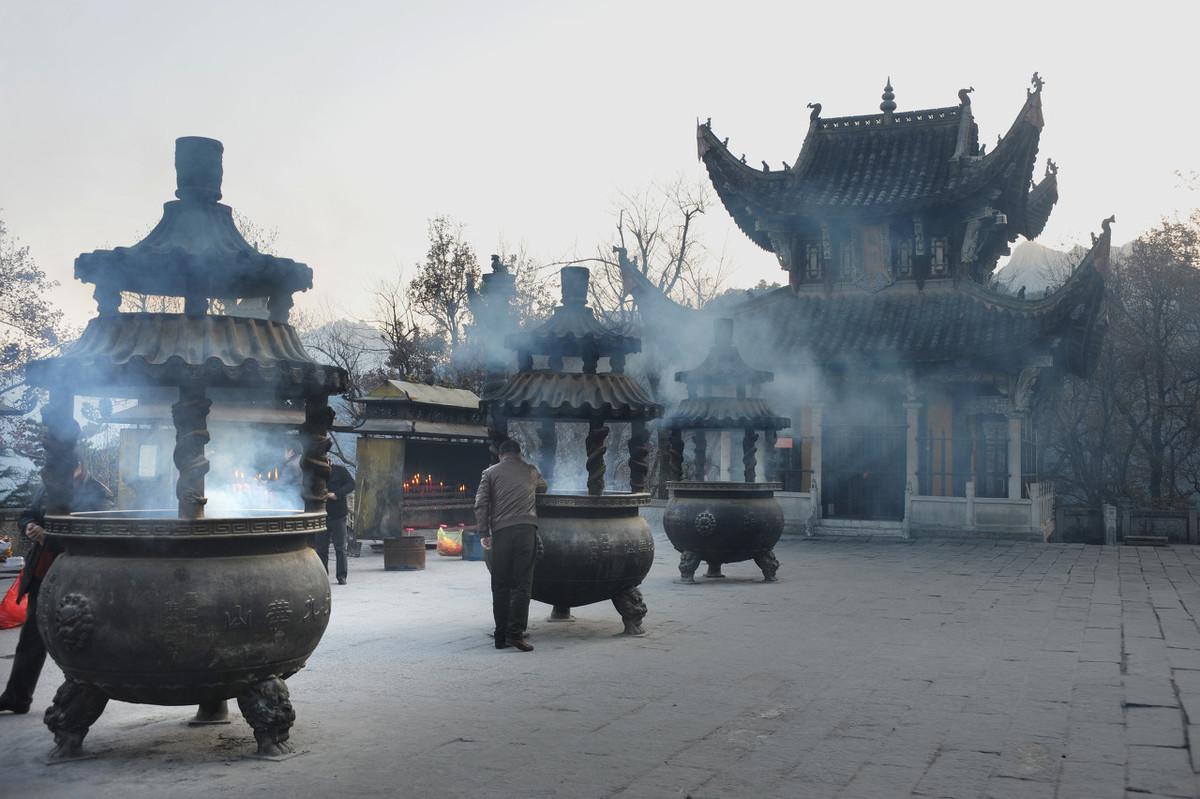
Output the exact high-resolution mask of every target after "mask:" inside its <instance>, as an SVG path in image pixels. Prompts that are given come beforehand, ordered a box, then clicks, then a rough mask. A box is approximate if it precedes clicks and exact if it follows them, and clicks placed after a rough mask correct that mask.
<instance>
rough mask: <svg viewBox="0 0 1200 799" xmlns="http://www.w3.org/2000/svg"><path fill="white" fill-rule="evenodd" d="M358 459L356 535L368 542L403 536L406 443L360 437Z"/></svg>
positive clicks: (357, 450) (398, 440)
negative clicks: (402, 505)
mask: <svg viewBox="0 0 1200 799" xmlns="http://www.w3.org/2000/svg"><path fill="white" fill-rule="evenodd" d="M356 458H357V460H358V499H357V501H356V507H355V516H354V529H355V533H356V535H357V536H358V537H359V538H367V539H381V538H390V537H392V536H398V535H400V534H401V533H403V532H404V528H403V527H402V526H401V521H400V503H401V501H402V498H403V495H404V494H403V490H404V489H403V484H404V440H403V439H400V438H369V437H367V436H359V438H358V443H357V446H356Z"/></svg>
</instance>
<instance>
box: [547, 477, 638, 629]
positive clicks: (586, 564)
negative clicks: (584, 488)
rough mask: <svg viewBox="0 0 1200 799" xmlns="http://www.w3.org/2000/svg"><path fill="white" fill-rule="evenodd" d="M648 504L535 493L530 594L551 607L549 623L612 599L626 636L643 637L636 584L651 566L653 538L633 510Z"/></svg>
mask: <svg viewBox="0 0 1200 799" xmlns="http://www.w3.org/2000/svg"><path fill="white" fill-rule="evenodd" d="M649 501H650V495H649V494H603V495H600V496H593V495H590V494H540V495H538V500H537V511H538V545H537V561H536V563H535V565H534V569H533V593H532V596H533V598H534V599H536V600H537V601H538V602H545V603H546V604H548V605H551V606H552V607H553V611H552V612H551V618H552V619H554V620H556V621H563V620H566V619H568V618H570V609H571V608H576V607H581V606H583V605H591V604H593V603H595V602H604V601H606V600H611V601H612V603H613V605H614V606H616V609H617V612H618V613H620V614H621V620H622V621H623V622H624V623H625V634H627V635H641V634H643V632H644V631H643V629H642V620H643V619H645V617H646V603H645V600H643V599H642V592H641V591H640V590H639V589H638V586H639V585H641V584H642V580H644V579H645V578H646V575H647V574H649V573H650V566H651V565H652V564H653V563H654V536H653V535H652V534H651V532H650V525H649V524H647V523H646V520H645V519H643V518H642V517H641V516H640V515H639V514H638V509H639V508H641V506H642V505H645V504H646V503H647V502H649Z"/></svg>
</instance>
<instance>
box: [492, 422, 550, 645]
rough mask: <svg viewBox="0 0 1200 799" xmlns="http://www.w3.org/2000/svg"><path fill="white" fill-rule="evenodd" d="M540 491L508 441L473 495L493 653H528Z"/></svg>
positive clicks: (538, 479)
mask: <svg viewBox="0 0 1200 799" xmlns="http://www.w3.org/2000/svg"><path fill="white" fill-rule="evenodd" d="M545 490H546V481H545V480H544V479H542V475H541V474H540V473H539V472H538V470H537V467H536V466H534V465H533V464H531V463H528V462H526V461H525V460H524V459H522V458H521V445H520V444H518V443H517V442H516V441H513V440H512V439H511V438H509V439H505V440H504V441H503V442H502V443H501V444H500V462H499V463H497V464H496V465H495V466H489V467H488V468H487V469H484V471H483V476H482V477H481V478H480V480H479V490H478V491H476V492H475V524H476V526H477V527H478V529H479V533H480V536H481V540H482V543H483V546H484V548H485V549H490V550H491V562H490V564H489V565H490V566H491V570H492V615H493V616H494V617H495V621H496V632H495V636H496V648H497V649H504V648H505V647H507V646H515V647H516V648H517V649H519V650H521V651H522V652H532V651H533V644H531V643H529V642H528V641H526V640H525V628H526V627H527V626H528V624H529V592H530V590H531V589H532V585H533V558H534V555H535V547H536V543H535V542H536V536H537V495H538V494H540V493H542V492H544V491H545Z"/></svg>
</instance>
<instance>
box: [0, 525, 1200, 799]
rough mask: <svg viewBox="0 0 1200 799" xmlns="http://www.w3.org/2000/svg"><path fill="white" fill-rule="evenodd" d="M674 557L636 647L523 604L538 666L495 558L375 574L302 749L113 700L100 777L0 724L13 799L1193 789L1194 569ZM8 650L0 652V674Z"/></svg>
mask: <svg viewBox="0 0 1200 799" xmlns="http://www.w3.org/2000/svg"><path fill="white" fill-rule="evenodd" d="M658 546H659V548H658V558H657V560H656V563H655V566H654V570H653V571H652V572H651V574H650V576H649V578H647V581H646V583H645V584H644V586H643V588H644V591H645V594H646V599H647V602H648V603H649V605H650V612H651V615H650V616H648V617H647V629H648V631H649V634H648V635H647V636H646V637H644V638H640V639H630V638H624V637H617V636H614V635H613V634H614V633H616V632H618V631H619V630H620V628H621V625H620V620H619V618H618V617H617V615H616V613H615V612H614V611H613V609H612V607H611V606H610V605H594V606H591V607H587V608H582V609H579V610H577V616H578V619H577V621H576V622H574V623H572V624H549V623H547V622H545V621H543V619H544V617H545V616H546V615H547V612H548V608H547V607H546V606H544V605H540V604H536V603H535V605H534V608H533V614H532V615H533V616H534V618H535V619H536V621H535V623H534V625H533V628H532V636H531V638H532V640H533V642H534V643H535V644H536V646H537V651H535V652H533V653H532V654H519V653H516V652H514V651H513V650H506V651H497V650H495V649H494V648H493V647H492V645H491V641H490V639H488V638H487V637H486V635H485V633H486V631H487V630H488V629H489V628H490V619H489V609H488V608H489V597H488V592H487V584H486V581H487V578H486V571H485V569H484V567H483V564H481V563H469V562H462V561H450V560H446V559H439V558H438V557H437V556H436V555H433V554H432V553H431V554H430V557H429V568H428V570H426V571H425V572H421V573H399V572H384V571H382V568H381V567H382V562H381V558H380V557H379V556H378V555H369V554H368V555H364V557H363V558H361V559H358V560H352V561H351V569H352V571H351V576H350V580H351V581H350V584H349V585H348V586H345V587H338V586H334V588H333V591H334V611H333V619H332V622H331V625H330V628H329V632H328V633H327V635H326V637H325V640H324V642H323V643H322V645H321V647H320V648H319V649H318V650H317V652H316V654H315V655H314V656H313V658H312V660H311V661H310V663H309V667H308V668H307V669H305V670H304V671H302V672H301V673H300V674H297V675H296V676H295V677H294V678H293V679H292V680H290V681H289V683H290V685H291V689H292V698H293V701H294V703H295V706H296V712H297V715H298V720H297V723H296V726H295V728H294V729H293V734H292V739H293V741H294V742H296V743H297V744H298V745H299V746H300V747H301V748H303V749H305V750H307V754H303V755H301V756H298V757H295V758H292V759H290V760H286V761H283V762H264V761H258V760H252V759H246V758H243V757H242V755H243V753H245V752H248V751H251V750H252V749H253V740H252V737H251V734H250V730H249V728H248V727H247V726H246V725H245V724H244V723H243V722H242V721H241V720H240V719H239V720H237V721H235V723H233V724H231V725H229V726H225V727H209V728H198V729H191V728H187V727H185V726H184V725H183V721H184V719H186V718H187V717H188V715H189V711H188V710H187V709H184V708H158V707H143V706H135V705H124V704H115V703H114V704H112V705H110V707H109V710H108V711H107V712H106V713H105V715H104V716H103V717H102V718H101V719H100V721H99V722H98V723H97V724H96V726H95V727H93V729H92V732H91V735H90V736H89V738H88V741H87V745H88V746H89V747H90V748H91V749H92V751H95V752H97V753H98V754H99V755H100V756H99V757H97V758H96V759H93V760H87V761H81V762H76V763H68V764H63V765H55V766H45V765H41V764H40V763H38V762H37V761H36V757H37V756H39V755H41V754H43V753H44V752H45V751H46V750H48V749H49V746H50V736H49V734H48V732H47V731H46V730H45V728H44V727H43V726H42V724H41V721H40V718H39V717H38V715H40V714H32V713H31V714H30V715H29V716H25V717H8V716H4V717H0V758H2V763H3V765H2V766H0V793H3V794H6V795H10V796H36V797H42V796H46V797H58V796H61V797H81V796H88V797H129V796H155V797H157V796H166V795H170V796H171V797H191V796H197V797H198V796H206V797H211V796H214V795H216V796H250V795H262V796H287V797H308V796H349V797H359V796H406V797H622V798H623V799H624V798H633V797H638V798H641V797H645V798H647V799H653V798H655V797H664V798H665V797H684V796H691V797H696V799H699V798H700V797H789V799H791V798H792V797H813V798H814V799H815V798H818V797H846V798H847V799H849V798H851V797H907V796H919V797H954V798H955V799H968V798H969V797H995V799H1003V798H1006V797H1021V798H1022V799H1038V798H1039V797H1058V798H1059V799H1068V798H1069V797H1086V799H1106V798H1107V797H1136V798H1137V799H1145V798H1146V797H1153V796H1196V795H1197V777H1196V771H1197V770H1198V769H1200V756H1198V755H1200V753H1193V750H1192V748H1191V746H1190V744H1191V742H1192V741H1194V740H1196V739H1197V736H1198V735H1200V629H1198V628H1197V625H1196V619H1195V617H1194V615H1193V614H1194V613H1195V612H1196V609H1197V607H1200V584H1198V583H1197V576H1198V575H1200V553H1198V552H1197V550H1195V549H1192V548H1184V547H1176V548H1173V549H1149V548H1147V549H1135V548H1111V547H1085V546H1079V545H1059V546H1042V545H1036V544H1010V545H1004V544H990V543H955V542H943V541H939V542H920V543H911V544H903V543H897V544H862V543H855V542H840V541H839V542H826V541H806V540H801V539H785V540H784V541H783V542H781V544H780V547H779V549H778V554H779V557H780V560H781V561H782V563H783V568H782V569H781V571H780V577H781V582H780V583H778V584H775V585H764V584H762V583H760V582H758V581H757V571H756V569H755V568H754V566H753V565H752V564H749V563H747V564H735V565H731V566H726V573H727V574H728V575H729V576H728V578H727V579H726V580H723V581H715V580H703V579H701V580H700V581H699V584H698V585H696V586H682V585H678V584H675V583H674V582H672V581H673V579H674V578H675V577H676V576H677V573H676V571H675V553H674V552H673V551H672V550H671V549H670V547H669V545H667V544H666V542H665V541H663V540H660V541H659V542H658ZM15 642H16V632H15V631H7V632H3V633H0V655H9V654H11V652H12V649H13V647H14V646H15ZM0 662H2V661H0ZM58 678H59V675H58V672H57V670H56V669H53V668H48V670H47V674H46V675H44V679H43V682H42V685H41V686H40V687H39V691H38V697H37V699H38V702H37V705H38V707H44V706H45V705H46V704H47V703H48V701H49V699H50V697H51V695H52V693H53V691H54V688H55V687H56V686H57V683H58ZM1193 758H1195V759H1193Z"/></svg>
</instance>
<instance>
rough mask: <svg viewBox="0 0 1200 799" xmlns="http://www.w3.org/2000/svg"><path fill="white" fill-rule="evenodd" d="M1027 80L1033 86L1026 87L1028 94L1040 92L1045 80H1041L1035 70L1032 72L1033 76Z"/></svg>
mask: <svg viewBox="0 0 1200 799" xmlns="http://www.w3.org/2000/svg"><path fill="white" fill-rule="evenodd" d="M1029 82H1030V83H1032V84H1033V88H1032V89H1026V90H1025V91H1026V92H1027V93H1028V94H1030V95H1033V94H1041V93H1042V87H1043V86H1045V85H1046V81H1044V80H1042V76H1041V75H1039V74H1038V73H1036V72H1035V73H1033V77H1032V78H1030V79H1029Z"/></svg>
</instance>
